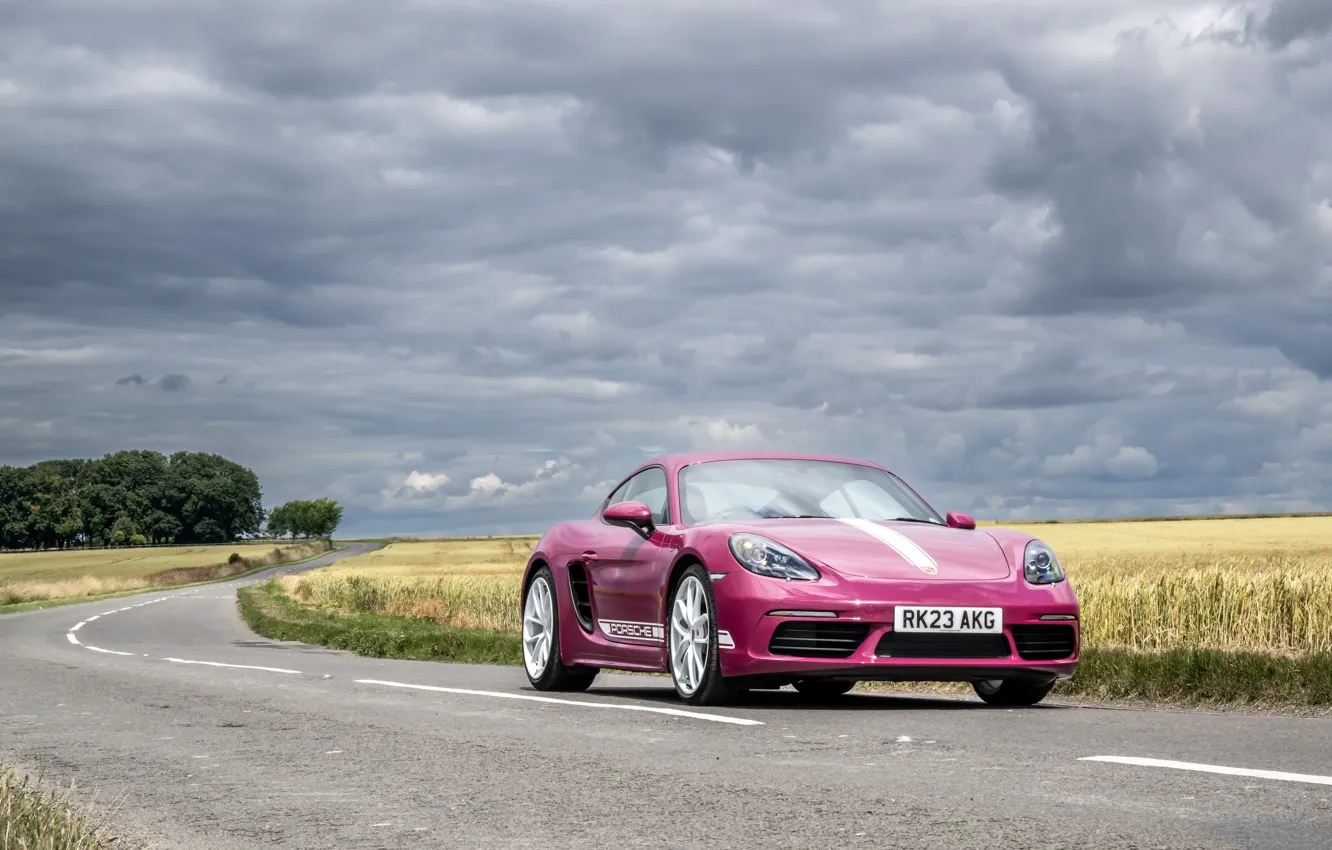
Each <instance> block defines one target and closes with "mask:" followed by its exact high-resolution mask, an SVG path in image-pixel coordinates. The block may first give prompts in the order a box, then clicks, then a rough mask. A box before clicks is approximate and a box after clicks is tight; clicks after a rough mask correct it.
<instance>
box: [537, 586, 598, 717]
mask: <svg viewBox="0 0 1332 850" xmlns="http://www.w3.org/2000/svg"><path fill="white" fill-rule="evenodd" d="M543 638H544V639H543ZM522 645H523V670H524V671H525V672H526V673H527V681H529V682H531V683H532V687H534V688H536V689H537V690H538V691H585V690H587V689H588V687H589V686H591V684H592V680H593V679H595V678H596V677H597V673H599V672H601V671H600V670H599V669H598V668H596V667H571V666H568V665H566V664H565V663H564V660H563V659H562V658H561V657H560V604H559V599H558V598H557V597H556V596H555V578H554V576H552V575H551V572H550V568H549V567H541V568H540V569H538V570H537V571H536V575H534V576H533V577H532V581H531V583H529V584H528V585H527V593H526V594H524V596H523V629H522Z"/></svg>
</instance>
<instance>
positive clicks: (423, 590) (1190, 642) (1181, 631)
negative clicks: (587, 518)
mask: <svg viewBox="0 0 1332 850" xmlns="http://www.w3.org/2000/svg"><path fill="white" fill-rule="evenodd" d="M1006 525H1007V527H1010V528H1019V529H1022V530H1025V531H1028V532H1030V533H1032V534H1034V535H1037V536H1039V537H1040V538H1041V539H1043V540H1045V541H1046V542H1047V543H1049V544H1050V545H1051V546H1052V547H1053V548H1054V550H1055V552H1056V553H1057V554H1058V555H1059V556H1060V559H1061V561H1062V562H1063V564H1064V566H1065V569H1066V570H1067V571H1068V574H1069V578H1070V581H1072V583H1073V586H1074V588H1075V589H1076V590H1077V592H1078V596H1079V599H1080V601H1081V603H1082V610H1083V630H1084V642H1085V644H1086V645H1087V646H1091V647H1124V648H1132V649H1150V650H1155V649H1244V650H1260V651H1264V652H1270V653H1274V654H1280V655H1300V654H1306V653H1310V652H1320V651H1329V650H1332V517H1300V518H1289V517H1272V518H1261V519H1215V520H1212V519H1209V520H1196V521H1194V520H1183V521H1163V522H1137V521H1135V522H1119V523H1111V522H1098V523H1066V524H1057V525H1047V524H1033V525H1030V526H1023V525H1021V524H1006ZM536 541H537V538H536V537H534V536H533V537H510V538H494V539H471V540H456V541H450V540H431V541H401V542H395V543H392V544H391V545H389V546H388V547H386V548H385V549H382V550H380V551H379V552H376V553H374V554H372V555H368V556H365V557H362V558H357V559H356V560H355V561H354V562H348V563H347V564H345V565H335V566H333V567H329V568H326V569H323V570H316V571H314V572H311V573H307V574H305V575H302V576H291V577H287V578H284V579H283V586H284V589H285V590H286V591H287V593H288V594H290V595H291V596H293V597H294V598H296V599H298V600H300V601H302V602H305V603H307V604H309V605H311V606H315V607H318V608H323V609H326V610H333V611H342V612H349V613H350V612H361V613H380V614H394V615H399V616H407V617H428V618H431V619H434V620H436V621H438V622H439V623H441V624H443V625H450V626H460V627H469V628H501V629H513V630H516V629H518V628H519V621H518V595H519V592H518V581H519V576H520V575H521V572H522V568H523V565H524V564H525V563H526V561H527V557H528V555H529V554H530V552H531V550H532V547H533V546H534V545H535V544H536Z"/></svg>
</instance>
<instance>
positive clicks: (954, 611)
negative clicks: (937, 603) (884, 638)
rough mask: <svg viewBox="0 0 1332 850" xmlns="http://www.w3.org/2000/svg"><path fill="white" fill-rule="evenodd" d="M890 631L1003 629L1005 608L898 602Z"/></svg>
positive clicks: (986, 630)
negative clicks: (952, 606)
mask: <svg viewBox="0 0 1332 850" xmlns="http://www.w3.org/2000/svg"><path fill="white" fill-rule="evenodd" d="M893 630H894V631H898V632H982V633H994V632H1002V631H1003V630H1004V609H1002V608H944V607H933V606H924V605H898V606H897V608H896V609H895V610H894V611H893Z"/></svg>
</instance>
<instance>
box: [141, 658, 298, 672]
mask: <svg viewBox="0 0 1332 850" xmlns="http://www.w3.org/2000/svg"><path fill="white" fill-rule="evenodd" d="M126 654H129V653H126ZM162 660H163V661H170V662H172V663H173V664H203V665H205V666H207V667H234V668H236V669H238V670H264V671H266V672H269V673H291V674H292V675H295V676H299V675H301V671H300V670H287V669H285V668H282V667H256V666H254V665H253V664H223V663H222V662H220V661H190V660H188V659H185V658H163V659H162Z"/></svg>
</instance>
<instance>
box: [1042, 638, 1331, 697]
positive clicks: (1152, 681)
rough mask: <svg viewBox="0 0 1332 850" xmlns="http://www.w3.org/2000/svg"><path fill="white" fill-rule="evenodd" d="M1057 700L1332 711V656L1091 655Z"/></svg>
mask: <svg viewBox="0 0 1332 850" xmlns="http://www.w3.org/2000/svg"><path fill="white" fill-rule="evenodd" d="M1055 693H1056V694H1067V695H1070V696H1079V697H1085V698H1089V699H1097V700H1141V701H1145V702H1170V703H1178V704H1186V705H1210V704H1223V705H1224V704H1238V705H1256V706H1272V707H1317V706H1329V705H1332V653H1327V652H1313V653H1305V654H1301V655H1296V656H1280V655H1272V654H1270V653H1265V652H1245V651H1241V650H1219V649H1169V650H1164V651H1160V652H1152V651H1146V650H1131V649H1111V648H1098V647H1087V648H1085V649H1084V650H1083V652H1082V656H1081V661H1080V662H1079V664H1078V672H1077V675H1075V676H1074V677H1073V678H1072V679H1070V680H1067V681H1064V682H1061V683H1060V684H1059V685H1058V686H1057V688H1056V690H1055Z"/></svg>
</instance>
